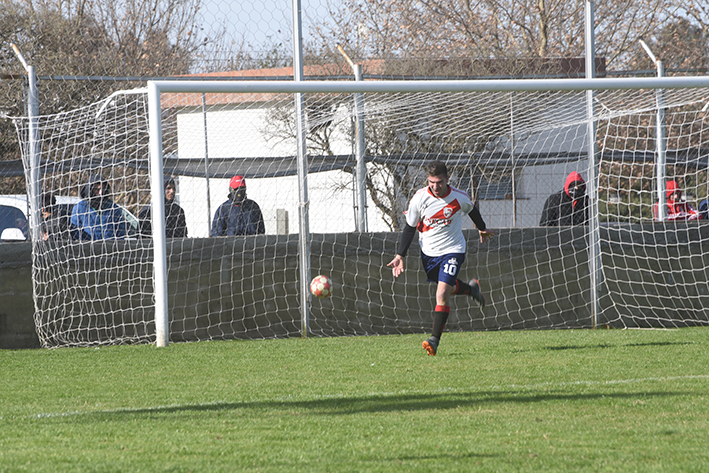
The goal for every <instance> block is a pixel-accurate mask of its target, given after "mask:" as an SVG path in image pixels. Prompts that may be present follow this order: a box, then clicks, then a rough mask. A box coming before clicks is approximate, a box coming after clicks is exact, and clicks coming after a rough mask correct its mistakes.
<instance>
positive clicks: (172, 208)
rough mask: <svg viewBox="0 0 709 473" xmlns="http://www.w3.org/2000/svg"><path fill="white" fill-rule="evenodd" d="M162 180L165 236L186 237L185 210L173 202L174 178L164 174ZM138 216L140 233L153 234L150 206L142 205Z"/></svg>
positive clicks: (144, 234)
mask: <svg viewBox="0 0 709 473" xmlns="http://www.w3.org/2000/svg"><path fill="white" fill-rule="evenodd" d="M163 182H164V186H163V187H164V189H165V238H186V237H187V221H186V220H185V211H184V210H182V207H180V206H179V205H177V204H176V203H175V190H176V186H175V180H174V179H173V178H172V177H170V176H165V178H164V179H163ZM138 218H139V219H140V235H141V236H143V237H149V236H151V235H152V234H153V229H152V220H151V219H152V211H151V206H150V205H146V206H145V207H143V210H141V211H140V214H139V215H138Z"/></svg>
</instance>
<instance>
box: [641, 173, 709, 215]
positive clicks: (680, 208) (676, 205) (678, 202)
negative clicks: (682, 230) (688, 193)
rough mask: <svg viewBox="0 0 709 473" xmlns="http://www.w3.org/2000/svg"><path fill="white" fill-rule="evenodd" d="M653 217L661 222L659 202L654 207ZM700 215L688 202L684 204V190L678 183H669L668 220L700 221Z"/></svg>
mask: <svg viewBox="0 0 709 473" xmlns="http://www.w3.org/2000/svg"><path fill="white" fill-rule="evenodd" d="M652 216H653V217H654V218H655V220H660V215H659V213H658V209H657V202H655V204H654V205H653V206H652ZM700 218H702V217H701V215H700V213H699V212H697V210H696V209H694V207H692V206H691V205H689V204H688V203H687V202H682V189H680V188H679V186H678V185H677V182H676V181H667V218H666V219H667V220H698V219H700Z"/></svg>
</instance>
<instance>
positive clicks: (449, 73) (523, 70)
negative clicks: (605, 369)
mask: <svg viewBox="0 0 709 473" xmlns="http://www.w3.org/2000/svg"><path fill="white" fill-rule="evenodd" d="M361 65H362V70H363V75H364V76H365V80H381V79H401V80H406V79H412V78H417V79H432V78H436V79H442V78H446V77H449V78H455V79H461V78H467V79H470V78H478V79H490V78H499V79H512V78H520V77H529V76H543V77H547V78H552V77H553V78H573V77H583V75H584V71H585V59H584V58H526V59H468V58H454V59H433V60H426V59H420V58H414V59H396V60H384V59H373V60H368V61H363V62H362V63H361ZM595 69H596V71H595V72H596V75H597V76H598V75H603V74H605V71H606V61H605V58H596V62H595ZM303 75H304V76H305V77H309V78H310V79H327V80H352V78H353V73H352V71H351V70H350V68H349V67H348V66H347V65H343V64H335V63H330V64H320V65H307V66H304V67H303ZM367 76H369V77H367ZM180 77H181V78H188V79H200V78H202V79H205V80H289V79H291V80H292V78H293V67H276V68H264V69H247V70H240V71H222V72H209V73H203V74H189V75H185V76H180ZM277 95H279V94H272V93H246V94H231V93H209V94H205V96H204V101H205V105H207V106H209V105H229V104H247V103H263V102H267V101H270V100H273V99H274V98H275V97H276V96H277ZM161 98H162V106H163V108H175V107H201V106H202V95H201V94H195V93H165V94H162V97H161Z"/></svg>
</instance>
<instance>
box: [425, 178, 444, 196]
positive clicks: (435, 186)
mask: <svg viewBox="0 0 709 473" xmlns="http://www.w3.org/2000/svg"><path fill="white" fill-rule="evenodd" d="M428 188H429V189H430V190H431V194H433V195H434V196H435V197H444V196H445V195H446V194H448V176H428Z"/></svg>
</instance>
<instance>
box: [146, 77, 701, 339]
mask: <svg viewBox="0 0 709 473" xmlns="http://www.w3.org/2000/svg"><path fill="white" fill-rule="evenodd" d="M687 87H692V88H698V87H709V77H706V76H703V77H672V78H669V77H655V78H616V79H609V78H603V79H598V78H587V79H528V80H468V81H464V80H430V81H386V80H384V81H368V82H364V81H354V82H351V81H348V82H332V81H307V82H301V81H295V82H286V81H184V80H182V81H181V80H171V81H150V82H149V83H148V90H149V94H148V97H149V109H150V118H151V127H150V142H151V147H150V153H151V163H152V166H153V171H157V172H158V173H159V174H160V176H161V175H162V160H163V156H162V147H161V144H160V143H161V140H162V133H161V127H160V109H161V101H160V96H161V93H200V94H206V93H228V94H239V93H242V94H243V93H249V94H254V93H289V94H290V93H292V94H306V93H317V94H322V93H349V94H358V96H357V97H356V100H361V95H359V94H364V93H415V92H515V91H519V92H530V91H574V90H575V91H589V92H592V91H594V90H634V89H655V90H660V89H669V88H687ZM586 97H587V105H586V106H587V110H588V119H589V123H592V122H593V121H594V118H595V117H594V116H593V109H594V108H593V104H592V103H588V102H589V101H592V100H593V94H592V93H589V94H587V96H586ZM355 108H357V112H358V111H359V107H355ZM658 113H662V112H661V111H660V110H659V109H658ZM359 119H360V117H359V116H357V117H356V120H359ZM591 129H592V130H595V128H594V127H591ZM590 134H591V133H589V137H588V140H589V143H590V144H589V149H590V150H595V146H594V141H595V137H593V136H590ZM659 141H660V142H659V144H658V146H660V147H664V139H660V140H659ZM155 142H157V144H153V143H155ZM358 146H361V145H360V144H359V143H358ZM592 175H593V174H592ZM158 182H159V177H158V178H156V177H155V175H154V174H153V178H152V180H151V183H152V186H153V192H152V195H153V202H156V201H160V202H161V203H162V198H157V199H156V192H155V187H156V183H158ZM590 188H591V189H594V188H595V181H594V182H592V183H591V186H590ZM304 192H305V195H306V196H307V185H306V187H305V189H304ZM361 197H362V196H360V198H361ZM591 203H592V204H591V208H592V209H593V208H596V204H595V194H594V195H593V196H592V197H591ZM301 205H307V202H301ZM663 210H664V209H663ZM306 215H307V214H306ZM162 218H163V217H162V212H161V213H160V214H159V219H158V214H157V213H155V212H154V213H153V221H154V222H155V221H156V219H158V220H160V221H161V222H162ZM305 224H306V225H307V222H305ZM156 228H157V227H156ZM592 228H593V225H592ZM590 235H591V236H592V237H593V236H597V235H598V233H597V232H594V231H592V232H591V233H590ZM160 239H164V232H162V233H160V234H158V235H155V236H154V240H155V259H156V260H155V270H156V283H155V288H156V289H155V290H156V297H155V300H156V303H155V304H156V306H155V315H156V327H157V334H158V345H159V346H165V345H166V344H167V338H168V335H167V334H168V333H169V329H168V316H167V310H168V308H167V303H166V301H167V298H166V292H167V281H166V278H165V277H164V276H162V275H164V274H166V273H167V264H166V256H165V253H164V248H165V243H164V241H159V240H160ZM599 244H600V242H599V241H596V240H594V241H592V242H591V243H590V247H591V248H592V251H591V257H590V258H589V264H590V273H591V274H592V281H596V277H597V274H598V271H599V268H597V266H596V263H597V259H596V258H597V257H596V254H597V251H598V250H596V248H599ZM301 245H302V243H301ZM158 273H161V275H160V279H158ZM303 274H310V271H309V270H306V271H304V272H303V271H301V276H302V275H303ZM307 284H308V282H307V281H302V282H301V288H304V287H307ZM592 286H593V287H592V289H591V294H592V299H593V300H592V301H591V305H592V314H593V315H592V326H593V327H595V326H596V325H597V323H598V320H597V318H598V315H597V309H596V307H597V305H598V301H597V284H592ZM162 291H165V295H163V294H158V292H162ZM301 310H302V311H303V312H307V311H308V306H307V300H306V299H305V298H303V297H301ZM307 320H308V319H307V314H305V313H304V314H303V315H302V324H303V327H302V329H303V330H304V331H305V333H304V336H307V330H308V322H307Z"/></svg>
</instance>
